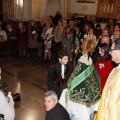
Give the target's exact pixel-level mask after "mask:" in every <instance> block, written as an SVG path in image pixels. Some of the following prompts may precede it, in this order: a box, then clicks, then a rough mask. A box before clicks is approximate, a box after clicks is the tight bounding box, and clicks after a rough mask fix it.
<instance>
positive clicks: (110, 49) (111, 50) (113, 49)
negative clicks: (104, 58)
mask: <svg viewBox="0 0 120 120" xmlns="http://www.w3.org/2000/svg"><path fill="white" fill-rule="evenodd" d="M113 50H120V49H116V48H115V49H110V50H109V52H111V51H113Z"/></svg>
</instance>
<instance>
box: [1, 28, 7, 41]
mask: <svg viewBox="0 0 120 120" xmlns="http://www.w3.org/2000/svg"><path fill="white" fill-rule="evenodd" d="M0 35H2V36H3V40H7V34H6V32H5V31H4V30H2V26H0Z"/></svg>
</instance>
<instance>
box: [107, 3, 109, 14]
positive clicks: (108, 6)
mask: <svg viewBox="0 0 120 120" xmlns="http://www.w3.org/2000/svg"><path fill="white" fill-rule="evenodd" d="M107 13H109V4H108V9H107Z"/></svg>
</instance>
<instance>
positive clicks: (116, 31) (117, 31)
mask: <svg viewBox="0 0 120 120" xmlns="http://www.w3.org/2000/svg"><path fill="white" fill-rule="evenodd" d="M118 38H120V31H119V30H115V31H114V33H113V35H112V36H111V39H112V42H113V41H114V40H115V39H118Z"/></svg>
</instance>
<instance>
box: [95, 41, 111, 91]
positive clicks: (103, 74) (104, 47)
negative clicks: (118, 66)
mask: <svg viewBox="0 0 120 120" xmlns="http://www.w3.org/2000/svg"><path fill="white" fill-rule="evenodd" d="M109 49H110V46H109V45H108V44H107V43H102V44H101V45H100V46H99V57H98V60H97V62H96V63H95V68H96V70H97V72H98V74H99V76H100V78H101V93H102V91H103V88H104V85H105V83H106V80H107V77H108V75H109V73H110V72H111V70H112V69H113V64H112V61H111V59H110V55H109Z"/></svg>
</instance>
